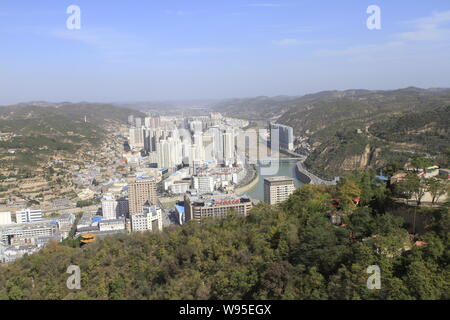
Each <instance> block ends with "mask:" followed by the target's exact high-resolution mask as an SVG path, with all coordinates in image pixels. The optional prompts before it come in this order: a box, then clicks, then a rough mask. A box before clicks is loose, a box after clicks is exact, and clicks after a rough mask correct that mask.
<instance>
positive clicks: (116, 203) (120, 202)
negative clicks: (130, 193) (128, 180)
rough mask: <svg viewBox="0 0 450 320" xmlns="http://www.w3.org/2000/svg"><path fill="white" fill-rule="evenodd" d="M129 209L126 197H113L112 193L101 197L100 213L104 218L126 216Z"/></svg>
mask: <svg viewBox="0 0 450 320" xmlns="http://www.w3.org/2000/svg"><path fill="white" fill-rule="evenodd" d="M129 211H130V210H129V205H128V200H127V199H124V198H119V199H115V198H114V197H113V196H112V195H108V196H106V197H105V198H104V199H102V215H103V218H104V219H107V220H110V219H117V218H119V217H126V216H128V213H129Z"/></svg>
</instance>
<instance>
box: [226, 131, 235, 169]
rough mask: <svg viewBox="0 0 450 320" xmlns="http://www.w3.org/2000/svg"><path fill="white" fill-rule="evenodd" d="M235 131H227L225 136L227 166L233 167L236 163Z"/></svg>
mask: <svg viewBox="0 0 450 320" xmlns="http://www.w3.org/2000/svg"><path fill="white" fill-rule="evenodd" d="M234 138H235V137H234V132H233V130H226V131H225V133H224V134H223V157H224V162H225V165H232V164H233V163H234V162H235V157H234V154H235V148H236V144H235V139H234Z"/></svg>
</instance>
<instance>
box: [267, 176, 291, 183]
mask: <svg viewBox="0 0 450 320" xmlns="http://www.w3.org/2000/svg"><path fill="white" fill-rule="evenodd" d="M264 180H265V181H268V182H279V181H294V179H292V178H289V177H285V176H278V177H268V178H264Z"/></svg>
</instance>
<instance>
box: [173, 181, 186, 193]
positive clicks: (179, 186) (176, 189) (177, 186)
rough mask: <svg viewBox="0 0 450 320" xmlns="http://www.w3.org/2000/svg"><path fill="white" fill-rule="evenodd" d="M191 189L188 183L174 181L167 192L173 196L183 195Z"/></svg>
mask: <svg viewBox="0 0 450 320" xmlns="http://www.w3.org/2000/svg"><path fill="white" fill-rule="evenodd" d="M190 188H191V182H190V181H175V182H174V183H173V184H172V185H171V186H170V187H169V190H170V192H172V193H173V194H184V193H186V192H187V191H188V190H189V189H190Z"/></svg>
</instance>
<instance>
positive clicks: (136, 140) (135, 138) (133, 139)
mask: <svg viewBox="0 0 450 320" xmlns="http://www.w3.org/2000/svg"><path fill="white" fill-rule="evenodd" d="M129 134H130V139H129V142H130V147H131V148H133V149H143V148H144V146H145V143H144V129H143V128H130V130H129Z"/></svg>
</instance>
